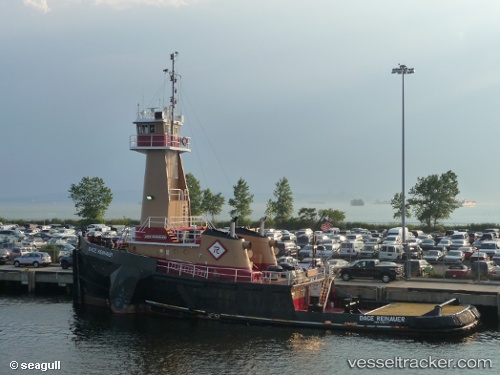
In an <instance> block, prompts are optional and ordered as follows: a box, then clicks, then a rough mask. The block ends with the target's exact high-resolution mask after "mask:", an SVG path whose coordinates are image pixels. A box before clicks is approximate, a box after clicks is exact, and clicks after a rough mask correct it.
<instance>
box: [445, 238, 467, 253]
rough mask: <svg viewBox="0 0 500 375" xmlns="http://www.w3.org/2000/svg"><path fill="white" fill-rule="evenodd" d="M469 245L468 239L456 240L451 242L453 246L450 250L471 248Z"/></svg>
mask: <svg viewBox="0 0 500 375" xmlns="http://www.w3.org/2000/svg"><path fill="white" fill-rule="evenodd" d="M469 245H470V243H469V240H468V239H455V240H451V244H450V246H449V249H450V250H457V249H458V248H460V247H464V246H469Z"/></svg>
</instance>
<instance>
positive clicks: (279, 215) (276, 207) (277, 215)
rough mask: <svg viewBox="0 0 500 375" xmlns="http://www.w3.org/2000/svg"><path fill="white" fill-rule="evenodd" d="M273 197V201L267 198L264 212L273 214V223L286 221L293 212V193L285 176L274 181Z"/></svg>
mask: <svg viewBox="0 0 500 375" xmlns="http://www.w3.org/2000/svg"><path fill="white" fill-rule="evenodd" d="M274 197H275V198H276V200H275V201H272V200H269V201H268V203H267V210H266V214H267V215H270V216H273V217H274V221H275V223H277V224H278V225H280V224H281V223H285V222H287V221H288V220H289V219H290V218H291V217H292V214H293V193H292V189H291V187H290V183H289V182H288V179H287V178H286V177H283V178H282V179H280V180H279V181H278V182H277V183H276V188H275V189H274Z"/></svg>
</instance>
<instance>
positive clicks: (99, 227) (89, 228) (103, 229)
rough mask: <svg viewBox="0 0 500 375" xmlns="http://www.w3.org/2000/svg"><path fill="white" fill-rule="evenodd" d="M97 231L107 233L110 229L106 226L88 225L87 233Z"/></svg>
mask: <svg viewBox="0 0 500 375" xmlns="http://www.w3.org/2000/svg"><path fill="white" fill-rule="evenodd" d="M91 230H97V231H99V232H105V231H108V230H110V228H109V227H108V226H107V225H106V224H89V225H87V231H88V232H90V231H91Z"/></svg>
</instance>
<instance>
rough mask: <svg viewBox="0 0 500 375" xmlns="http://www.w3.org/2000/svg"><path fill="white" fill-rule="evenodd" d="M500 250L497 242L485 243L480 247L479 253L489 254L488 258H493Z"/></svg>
mask: <svg viewBox="0 0 500 375" xmlns="http://www.w3.org/2000/svg"><path fill="white" fill-rule="evenodd" d="M498 250H500V244H499V242H498V241H497V240H494V241H483V242H482V243H481V245H480V246H479V249H478V251H481V252H484V253H486V254H488V256H489V257H490V259H491V258H493V255H495V253H496V252H497V251H498Z"/></svg>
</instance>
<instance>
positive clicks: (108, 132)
mask: <svg viewBox="0 0 500 375" xmlns="http://www.w3.org/2000/svg"><path fill="white" fill-rule="evenodd" d="M499 16H500V2H499V1H498V0H491V1H486V0H484V1H472V0H467V1H465V0H453V1H451V0H442V1H435V0H433V1H425V0H424V1H422V0H421V1H414V2H407V1H401V0H397V1H396V0H378V1H372V0H344V1H339V0H308V1H304V0H302V1H299V0H24V1H22V0H17V1H14V0H0V30H1V33H0V50H1V52H2V53H1V56H2V62H1V67H2V68H1V69H0V78H1V85H0V87H1V89H0V95H1V97H0V99H1V100H0V108H1V113H2V136H1V137H0V153H1V158H2V162H3V163H2V169H1V170H2V176H1V178H0V198H1V199H7V198H18V197H38V196H40V195H43V194H49V193H50V194H53V193H60V194H61V196H63V197H67V195H68V193H67V191H68V189H69V187H70V185H71V184H72V183H78V182H80V180H81V179H82V177H85V176H89V177H101V178H103V179H104V181H105V184H106V185H107V186H108V187H110V188H111V190H112V191H113V192H114V193H115V194H117V195H118V194H120V193H121V192H126V191H135V192H139V195H138V196H137V198H135V197H134V199H135V200H137V201H139V200H140V192H141V190H142V183H143V173H144V162H145V158H144V155H142V154H140V153H137V152H133V151H130V150H129V136H130V135H132V134H134V133H135V128H134V125H133V123H132V122H133V121H134V120H135V115H136V111H137V105H138V104H140V106H141V107H142V106H144V107H146V106H150V105H151V100H152V99H153V98H154V96H155V94H156V93H157V91H158V89H159V88H160V87H161V85H162V84H163V80H164V78H165V77H164V74H163V72H162V70H163V69H164V68H168V67H169V66H170V61H169V55H170V53H172V52H174V51H178V52H179V56H178V60H177V71H178V73H179V74H181V75H182V79H181V83H180V86H179V109H182V112H183V114H184V115H185V117H186V122H185V126H184V129H183V132H184V134H185V135H186V136H190V137H192V152H191V153H189V154H184V155H183V156H184V159H183V160H184V166H185V170H186V172H190V173H192V174H194V175H195V177H197V178H198V179H199V180H200V183H201V185H202V188H204V189H205V188H210V189H211V190H212V192H222V193H223V194H224V195H225V196H226V198H230V197H231V196H232V192H233V185H235V184H236V182H237V181H238V179H239V178H240V177H242V178H243V179H244V180H245V181H246V182H247V183H248V185H249V187H250V191H251V193H253V194H255V195H256V197H259V198H261V199H264V200H267V199H269V198H273V195H272V194H273V191H274V189H275V184H276V182H277V181H278V180H279V179H280V178H282V177H286V178H288V180H289V182H290V185H291V188H292V191H293V192H294V193H295V194H297V195H300V194H313V195H317V196H318V197H321V198H318V199H323V198H324V197H325V196H326V197H329V198H328V199H332V201H333V200H334V199H336V197H339V196H346V197H348V198H362V199H365V200H367V201H371V200H375V199H380V200H389V199H390V198H391V197H392V196H393V195H394V193H396V192H399V191H401V143H402V142H401V128H402V126H401V123H402V121H401V109H402V106H401V101H402V100H401V99H402V95H401V94H402V90H401V86H402V85H401V83H402V82H401V81H402V79H401V76H397V75H392V74H391V70H392V68H395V67H397V66H398V63H401V64H406V65H407V66H408V67H413V68H415V74H414V75H411V76H406V77H405V103H406V111H405V113H406V117H405V118H406V185H407V187H408V189H409V188H410V187H411V186H413V185H414V184H415V183H416V181H417V178H418V177H426V176H428V175H430V174H441V173H444V172H446V171H448V170H452V171H453V172H455V173H456V174H457V175H458V181H459V188H460V191H461V193H460V196H459V197H460V198H463V199H473V200H477V201H478V202H479V201H494V200H498V199H499V198H500V188H499V186H500V173H498V166H497V154H498V152H499V151H498V144H499V135H500V126H499V110H500V105H499V104H498V100H499V98H500V95H499V88H500V49H499V48H498V41H499V40H500V25H499V22H498V18H499ZM134 194H135V193H134ZM332 206H333V205H332ZM332 208H335V207H334V206H333V207H332Z"/></svg>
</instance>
